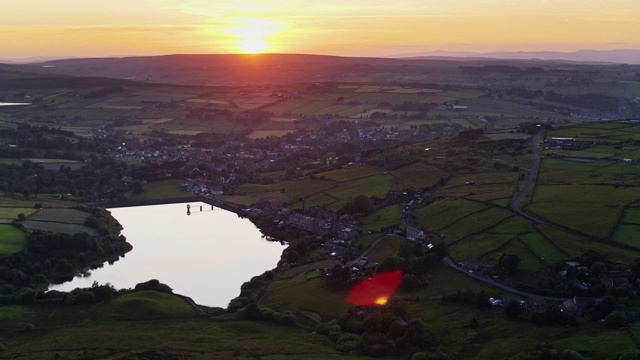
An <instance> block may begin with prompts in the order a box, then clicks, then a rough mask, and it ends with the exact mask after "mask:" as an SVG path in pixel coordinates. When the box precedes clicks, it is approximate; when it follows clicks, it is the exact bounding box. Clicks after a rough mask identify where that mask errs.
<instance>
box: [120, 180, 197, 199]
mask: <svg viewBox="0 0 640 360" xmlns="http://www.w3.org/2000/svg"><path fill="white" fill-rule="evenodd" d="M182 184H184V181H181V180H164V181H156V182H152V183H149V184H146V185H144V188H143V191H142V192H141V193H139V194H133V195H131V197H130V198H129V200H131V201H138V200H157V199H172V198H179V197H185V196H191V195H193V194H192V193H189V192H185V191H184V190H181V189H180V185H182Z"/></svg>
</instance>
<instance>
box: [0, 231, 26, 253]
mask: <svg viewBox="0 0 640 360" xmlns="http://www.w3.org/2000/svg"><path fill="white" fill-rule="evenodd" d="M26 237H27V235H26V234H25V233H24V231H22V230H20V229H18V228H17V227H15V226H13V225H10V224H0V254H1V255H7V254H13V253H16V252H18V251H20V250H22V248H23V247H24V245H25V239H26Z"/></svg>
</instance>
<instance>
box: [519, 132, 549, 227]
mask: <svg viewBox="0 0 640 360" xmlns="http://www.w3.org/2000/svg"><path fill="white" fill-rule="evenodd" d="M541 134H542V131H540V132H538V134H537V135H536V136H535V137H534V138H533V145H531V148H532V149H531V153H532V154H533V164H532V165H531V168H529V176H527V181H525V183H524V186H523V187H522V190H521V191H520V193H519V194H518V196H516V198H515V200H513V202H512V203H511V210H513V211H515V212H517V213H518V214H519V215H521V216H524V217H526V218H527V219H529V220H531V221H535V222H537V223H540V224H546V225H548V223H547V222H545V221H543V220H540V219H538V218H536V217H533V216H531V215H529V214H527V213H525V212H524V211H522V210H521V209H520V202H521V201H522V198H524V196H525V195H526V194H527V192H529V189H531V186H532V185H533V179H534V178H535V177H536V172H537V171H538V166H540V155H539V154H538V142H539V141H540V135H541Z"/></svg>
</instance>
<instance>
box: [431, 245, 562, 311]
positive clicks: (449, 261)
mask: <svg viewBox="0 0 640 360" xmlns="http://www.w3.org/2000/svg"><path fill="white" fill-rule="evenodd" d="M442 262H443V263H444V264H445V265H447V266H448V267H450V268H452V269H454V270H457V271H460V272H461V273H464V274H465V275H467V276H469V277H472V278H474V279H476V280H480V281H482V282H483V283H485V284H488V285H491V286H493V287H496V288H498V289H502V290H504V291H506V292H509V293H512V294H516V295H520V296H525V297H535V298H538V299H544V300H550V301H564V300H568V298H561V297H554V296H543V295H538V294H534V293H530V292H526V291H522V290H518V289H514V288H512V287H510V286H508V285H505V284H502V283H500V282H498V281H495V280H494V279H492V278H489V277H486V276H482V275H478V274H475V273H470V272H469V271H467V270H465V269H463V268H461V267H460V265H458V264H457V263H456V262H455V261H453V259H451V258H450V257H449V256H445V257H444V258H443V259H442Z"/></svg>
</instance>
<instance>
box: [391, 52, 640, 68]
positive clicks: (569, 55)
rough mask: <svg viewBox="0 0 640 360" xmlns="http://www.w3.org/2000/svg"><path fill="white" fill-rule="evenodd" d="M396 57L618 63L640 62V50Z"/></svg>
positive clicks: (448, 53)
mask: <svg viewBox="0 0 640 360" xmlns="http://www.w3.org/2000/svg"><path fill="white" fill-rule="evenodd" d="M395 57H396V58H405V59H449V60H470V59H475V60H479V59H511V60H542V61H549V60H551V61H570V62H588V63H618V64H640V50H634V49H617V50H589V49H584V50H578V51H573V52H560V51H511V52H509V51H505V52H486V53H482V52H456V51H430V52H425V53H420V54H406V55H398V56H395Z"/></svg>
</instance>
